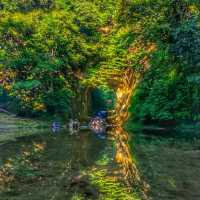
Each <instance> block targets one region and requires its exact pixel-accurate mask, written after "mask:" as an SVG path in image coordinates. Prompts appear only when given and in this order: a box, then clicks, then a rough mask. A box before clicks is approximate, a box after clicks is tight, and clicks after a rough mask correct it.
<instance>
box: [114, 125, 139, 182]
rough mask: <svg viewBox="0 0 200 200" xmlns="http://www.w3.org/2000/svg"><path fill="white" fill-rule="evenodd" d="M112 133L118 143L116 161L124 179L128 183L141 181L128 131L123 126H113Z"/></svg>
mask: <svg viewBox="0 0 200 200" xmlns="http://www.w3.org/2000/svg"><path fill="white" fill-rule="evenodd" d="M110 134H111V136H112V138H113V139H114V141H115V143H116V154H115V161H116V162H117V163H118V164H119V166H120V171H121V173H122V175H123V177H124V181H125V182H126V183H127V184H128V185H133V184H138V183H140V181H141V180H140V176H139V172H138V170H137V167H136V165H135V163H134V162H133V159H132V155H131V151H130V148H129V145H128V140H129V136H128V133H127V132H126V131H125V130H124V129H123V128H122V127H120V126H119V127H113V128H112V129H111V130H110Z"/></svg>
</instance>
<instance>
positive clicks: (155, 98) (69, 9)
mask: <svg viewBox="0 0 200 200" xmlns="http://www.w3.org/2000/svg"><path fill="white" fill-rule="evenodd" d="M0 9H1V13H0V42H1V45H0V66H1V67H0V71H1V72H2V74H4V72H5V71H7V72H8V74H9V73H10V74H12V76H8V77H7V79H5V80H6V81H5V80H4V82H3V84H2V85H3V88H4V89H5V90H6V91H7V93H8V94H9V95H10V96H12V98H13V101H14V102H16V103H17V104H18V107H19V112H20V113H22V114H28V115H30V114H32V115H36V116H37V115H41V114H51V115H54V114H56V115H57V114H58V115H64V114H65V113H67V112H69V110H70V107H71V102H72V99H74V97H75V96H76V95H78V94H79V91H77V88H79V86H80V85H81V87H82V86H83V87H85V86H86V87H88V86H89V87H92V88H96V87H98V88H101V87H104V88H105V87H108V80H111V79H112V77H113V76H114V75H116V74H119V73H120V71H121V70H123V69H124V68H126V67H133V68H134V69H135V70H137V71H143V69H144V68H147V67H150V68H149V70H148V72H147V73H146V75H145V76H144V79H143V80H142V81H141V83H140V85H139V87H138V88H137V90H136V92H135V93H134V97H133V101H132V103H131V109H130V111H131V112H132V113H133V116H134V117H135V119H140V120H147V119H153V120H168V119H198V118H199V117H198V116H199V112H200V111H199V109H200V103H199V102H200V101H199V98H200V89H199V85H198V81H191V80H197V79H198V76H199V63H200V60H199V57H200V56H199V54H200V52H199V49H200V48H199V47H200V32H199V13H200V12H199V10H200V4H199V3H198V2H197V1H186V0H179V1H169V0H166V1H161V0H156V1H152V0H144V1H138V0H134V1H128V0H125V1H121V0H115V1H113V0H108V1H106V0H103V1H100V0H94V1H90V0H87V1H78V0H73V1H72V0H67V1H64V0H55V1H52V0H45V1H40V0H37V1H36V0H31V1H25V2H24V1H7V0H1V1H0ZM193 77H195V78H193ZM8 79H9V80H8ZM100 96H101V97H102V98H99V99H101V101H102V102H103V104H104V100H105V99H106V98H107V96H108V95H107V94H105V93H104V92H102V93H101V94H100ZM109 98H112V99H114V96H111V97H109Z"/></svg>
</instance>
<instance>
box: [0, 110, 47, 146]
mask: <svg viewBox="0 0 200 200" xmlns="http://www.w3.org/2000/svg"><path fill="white" fill-rule="evenodd" d="M49 127H50V122H49V121H40V120H35V119H27V118H20V117H16V116H14V115H10V114H7V113H0V144H1V143H4V142H6V141H8V140H16V138H18V137H22V136H29V135H33V134H37V132H38V129H40V131H45V130H46V129H47V128H49Z"/></svg>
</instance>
